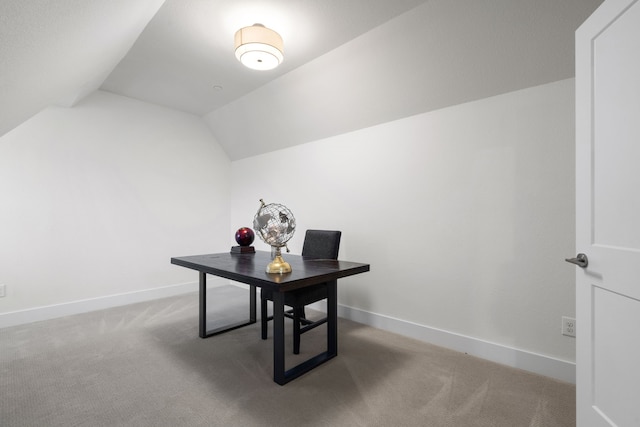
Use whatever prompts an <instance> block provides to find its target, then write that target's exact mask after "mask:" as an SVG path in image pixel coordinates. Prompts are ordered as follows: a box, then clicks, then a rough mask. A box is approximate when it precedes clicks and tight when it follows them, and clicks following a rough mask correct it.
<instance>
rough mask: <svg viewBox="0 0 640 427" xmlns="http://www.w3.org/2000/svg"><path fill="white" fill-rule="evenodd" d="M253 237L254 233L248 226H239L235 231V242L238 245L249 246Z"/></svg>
mask: <svg viewBox="0 0 640 427" xmlns="http://www.w3.org/2000/svg"><path fill="white" fill-rule="evenodd" d="M255 237H256V235H255V233H254V232H253V230H252V229H250V228H249V227H241V228H239V229H238V231H236V242H238V244H239V245H240V246H249V245H250V244H252V243H253V239H255Z"/></svg>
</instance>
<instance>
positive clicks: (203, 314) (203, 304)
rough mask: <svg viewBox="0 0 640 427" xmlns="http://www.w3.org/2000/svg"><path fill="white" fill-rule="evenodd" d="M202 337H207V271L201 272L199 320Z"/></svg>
mask: <svg viewBox="0 0 640 427" xmlns="http://www.w3.org/2000/svg"><path fill="white" fill-rule="evenodd" d="M198 329H199V335H200V338H206V337H207V273H203V272H202V271H201V272H200V319H199V322H198Z"/></svg>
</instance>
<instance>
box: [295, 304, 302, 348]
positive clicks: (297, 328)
mask: <svg viewBox="0 0 640 427" xmlns="http://www.w3.org/2000/svg"><path fill="white" fill-rule="evenodd" d="M301 317H304V307H303V308H294V309H293V354H300V318H301Z"/></svg>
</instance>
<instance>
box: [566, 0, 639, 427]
mask: <svg viewBox="0 0 640 427" xmlns="http://www.w3.org/2000/svg"><path fill="white" fill-rule="evenodd" d="M576 192H577V198H576V233H577V235H576V248H577V251H578V252H581V253H584V254H586V255H587V256H588V262H589V264H588V266H587V267H586V268H579V267H576V270H577V281H576V282H577V283H576V285H577V288H576V332H577V341H576V344H577V348H576V366H577V371H576V375H577V417H578V426H579V427H590V426H621V427H622V426H640V0H606V1H605V2H604V3H603V4H602V5H601V6H600V7H599V8H598V10H596V12H594V14H593V15H592V16H591V17H590V18H589V19H588V20H587V21H586V22H585V23H584V24H583V25H582V26H581V27H580V28H579V29H578V31H577V32H576Z"/></svg>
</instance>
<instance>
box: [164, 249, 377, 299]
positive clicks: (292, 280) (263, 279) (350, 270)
mask: <svg viewBox="0 0 640 427" xmlns="http://www.w3.org/2000/svg"><path fill="white" fill-rule="evenodd" d="M282 258H283V259H284V260H285V261H286V262H288V263H289V264H290V265H291V270H292V271H291V273H284V274H277V273H276V274H274V273H267V272H266V271H265V269H266V267H267V265H268V264H269V263H270V262H271V253H269V252H263V251H257V252H256V253H252V254H235V253H228V252H224V253H219V254H206V255H191V256H183V257H175V258H171V263H172V264H175V265H179V266H182V267H186V268H191V269H193V270H198V271H200V272H203V273H207V274H212V275H215V276H219V277H224V278H226V279H230V280H235V281H237V282H242V283H247V284H249V285H255V286H259V287H262V288H266V289H270V290H273V291H279V292H287V291H292V290H294V289H298V288H302V287H305V286H310V285H315V284H317V283H323V282H327V281H329V280H335V279H339V278H342V277H347V276H352V275H354V274H359V273H365V272H367V271H369V264H362V263H358V262H349V261H340V260H332V259H309V258H304V257H302V256H300V255H290V254H283V255H282Z"/></svg>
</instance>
